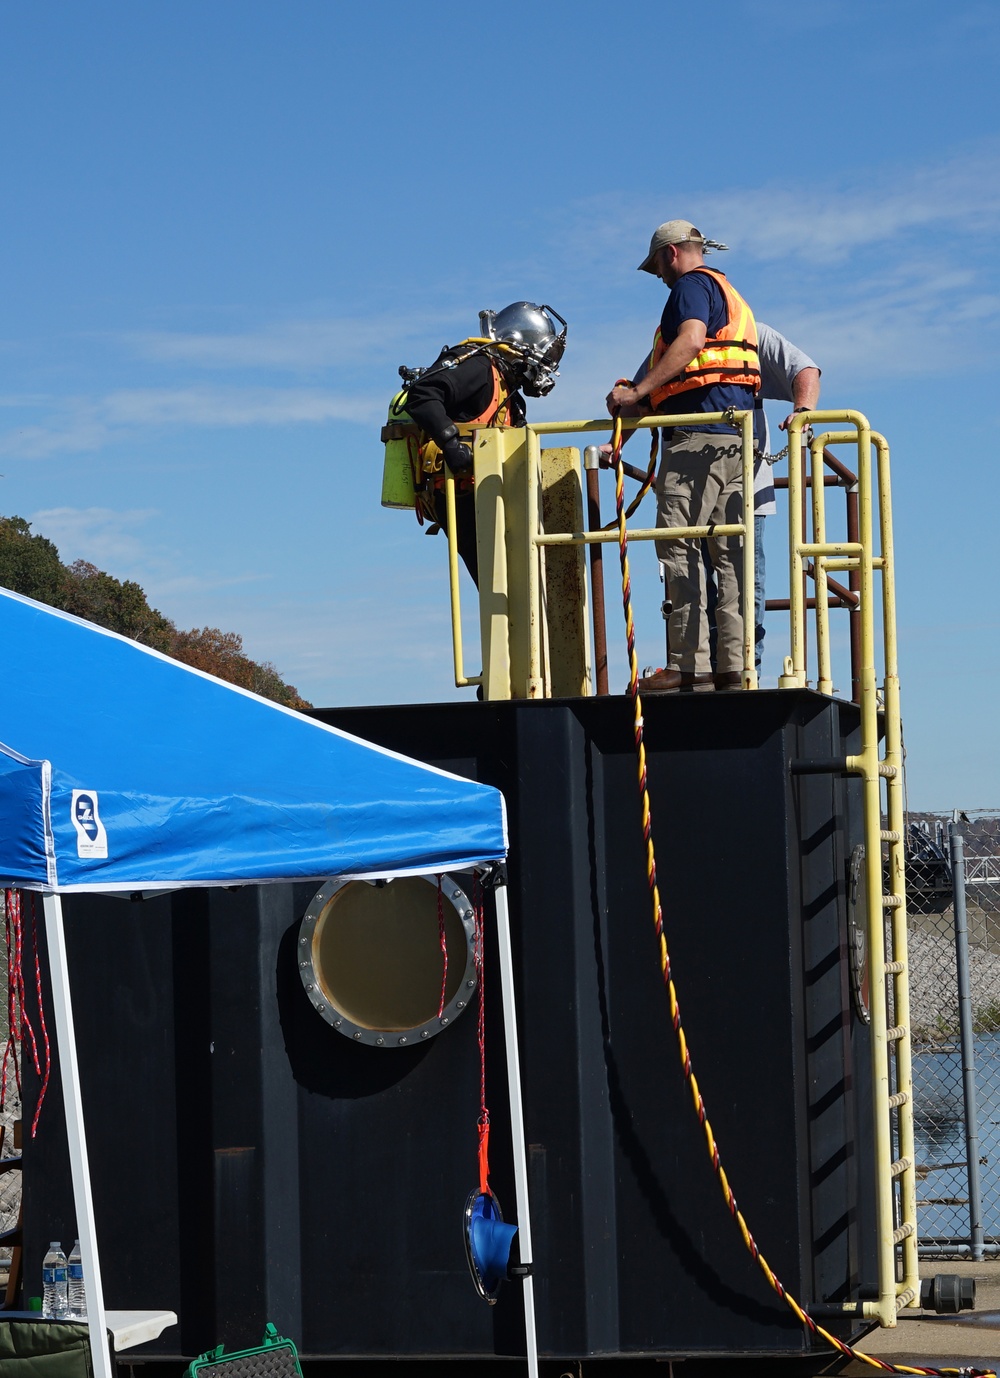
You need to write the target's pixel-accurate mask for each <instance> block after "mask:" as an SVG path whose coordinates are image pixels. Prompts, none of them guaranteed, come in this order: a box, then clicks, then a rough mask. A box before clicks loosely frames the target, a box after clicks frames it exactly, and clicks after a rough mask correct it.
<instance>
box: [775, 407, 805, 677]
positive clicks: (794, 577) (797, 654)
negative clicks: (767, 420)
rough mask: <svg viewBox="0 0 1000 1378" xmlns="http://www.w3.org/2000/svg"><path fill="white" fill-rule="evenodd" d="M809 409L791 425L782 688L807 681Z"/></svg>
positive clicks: (798, 415) (789, 429) (799, 415)
mask: <svg viewBox="0 0 1000 1378" xmlns="http://www.w3.org/2000/svg"><path fill="white" fill-rule="evenodd" d="M805 416H806V413H804V412H799V413H798V414H797V415H796V416H794V417H793V418H792V422H791V425H790V426H789V428H788V562H789V563H788V569H789V574H788V577H789V586H788V622H789V642H790V646H789V649H790V651H791V655H790V656H787V657H786V659H785V673H784V674H783V675H782V676H781V677H780V678H779V680H778V685H779V687H780V688H782V689H804V688H805V685H806V626H805V617H806V610H805V600H804V598H803V594H802V542H803V540H804V539H805V533H804V532H803V530H802V483H803V475H802V428H803V426H804V425H805V424H806V422H805Z"/></svg>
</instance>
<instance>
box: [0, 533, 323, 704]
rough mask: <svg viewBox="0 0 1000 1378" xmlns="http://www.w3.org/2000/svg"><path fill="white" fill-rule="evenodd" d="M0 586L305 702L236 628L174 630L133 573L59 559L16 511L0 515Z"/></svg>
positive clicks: (261, 690)
mask: <svg viewBox="0 0 1000 1378" xmlns="http://www.w3.org/2000/svg"><path fill="white" fill-rule="evenodd" d="M0 585H2V586H3V587H4V588H8V589H12V590H13V591H14V592H15V593H23V594H24V595H25V596H26V597H28V598H34V599H37V601H38V602H40V603H48V605H49V606H50V607H53V608H61V609H62V610H63V611H64V612H70V613H73V614H74V615H75V616H76V617H83V618H86V620H87V621H88V622H96V623H97V625H98V626H99V627H107V628H108V629H109V630H110V631H113V632H120V633H121V635H122V636H128V637H131V639H132V640H133V641H139V642H141V643H142V644H143V645H144V646H151V647H153V649H154V650H157V651H163V652H164V653H165V654H166V655H169V656H173V657H174V659H175V660H181V661H183V662H184V664H185V665H193V666H194V667H195V669H198V670H205V671H207V673H208V674H210V675H217V676H218V677H219V679H225V680H228V681H229V683H230V684H238V685H239V686H240V687H241V688H242V689H250V690H252V691H253V693H255V694H262V695H263V696H264V698H268V699H273V700H274V702H275V703H283V704H285V705H286V706H287V707H289V708H309V707H311V705H310V704H309V703H307V702H306V700H305V699H303V698H301V697H300V695H299V692H298V690H297V689H295V688H294V687H293V686H292V685H290V684H286V683H285V682H284V680H282V678H281V676H280V675H279V674H278V671H277V670H276V669H275V667H274V666H273V665H272V664H271V663H270V661H264V662H262V663H259V662H257V661H255V660H251V659H250V657H249V656H248V655H245V654H244V652H243V638H242V637H241V636H240V634H239V633H238V632H223V631H220V630H219V628H218V627H201V628H193V629H192V630H191V631H187V632H184V631H179V630H178V629H177V627H175V626H174V624H173V622H171V621H170V619H169V618H168V617H164V615H163V614H162V613H161V612H158V611H157V610H156V608H151V607H150V606H149V603H148V602H147V600H146V595H145V593H144V592H143V590H142V588H141V587H140V585H139V584H137V583H135V582H134V581H133V580H131V579H126V580H125V581H124V582H123V581H121V580H119V579H115V578H114V576H113V575H111V574H106V573H105V572H104V570H102V569H98V568H97V566H96V565H91V564H88V563H87V562H86V561H85V560H77V561H75V562H74V563H73V564H71V565H64V564H63V562H62V561H61V560H60V558H59V551H58V550H57V549H56V547H55V546H54V545H53V543H52V542H51V541H49V540H47V539H46V538H45V537H44V536H36V535H33V534H32V531H31V524H30V522H26V521H25V520H24V518H23V517H0Z"/></svg>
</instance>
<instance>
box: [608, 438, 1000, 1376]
mask: <svg viewBox="0 0 1000 1378" xmlns="http://www.w3.org/2000/svg"><path fill="white" fill-rule="evenodd" d="M611 467H612V468H613V469H614V472H615V510H616V512H617V514H618V553H619V558H620V560H621V570H622V606H623V609H624V612H625V639H626V642H627V644H628V659H629V683H628V692H629V695H630V696H631V699H632V703H633V707H634V710H635V711H634V735H635V752H636V760H637V763H638V767H639V794H640V797H641V800H642V835H643V837H644V838H645V841H646V872H647V877H648V881H649V895H650V899H651V901H652V906H653V927H654V929H655V931H656V942H657V947H658V949H659V957H660V970H661V972H662V974H663V985H664V988H665V990H666V993H667V1000H668V1002H669V1005H670V1022H671V1024H672V1025H673V1030H674V1034H675V1036H676V1038H677V1049H678V1052H679V1053H680V1058H681V1068H682V1071H683V1075H684V1082H685V1085H686V1086H687V1088H688V1090H689V1091H690V1093H691V1101H692V1104H693V1106H694V1112H695V1114H696V1115H697V1117H698V1123H699V1124H700V1125H701V1127H702V1129H703V1131H704V1134H705V1143H706V1146H707V1148H708V1155H709V1158H710V1159H711V1161H712V1170H713V1172H714V1173H715V1176H716V1179H717V1180H718V1183H719V1186H720V1187H721V1188H722V1195H723V1199H724V1200H725V1203H726V1206H727V1207H728V1209H729V1214H730V1215H731V1216H732V1217H733V1219H734V1220H735V1221H736V1224H737V1226H738V1228H739V1231H740V1234H741V1235H742V1237H743V1243H744V1244H745V1245H746V1248H747V1252H748V1253H749V1254H750V1257H751V1258H752V1259H753V1260H754V1262H755V1263H756V1264H757V1266H758V1267H759V1268H760V1270H761V1272H762V1273H763V1274H764V1276H765V1277H766V1278H767V1281H768V1283H769V1285H770V1286H771V1287H772V1288H773V1290H774V1291H775V1292H776V1293H777V1294H778V1296H779V1297H780V1298H781V1299H782V1301H784V1302H785V1303H786V1305H787V1306H788V1307H789V1308H790V1309H791V1310H792V1312H794V1314H795V1315H796V1316H797V1317H798V1319H799V1320H800V1321H801V1322H802V1324H803V1325H804V1326H806V1327H807V1329H809V1330H810V1331H812V1333H813V1334H814V1335H818V1336H819V1337H820V1338H821V1339H823V1340H825V1341H826V1343H827V1344H829V1345H830V1346H832V1348H834V1349H836V1350H838V1351H839V1352H840V1353H841V1354H843V1355H844V1356H845V1357H847V1358H848V1359H856V1360H858V1361H860V1362H861V1363H864V1364H868V1365H869V1366H870V1367H871V1368H877V1369H881V1370H882V1371H883V1372H885V1373H918V1374H927V1375H929V1378H941V1376H942V1375H948V1376H949V1378H951V1376H952V1375H956V1376H957V1375H964V1378H997V1374H996V1370H995V1369H977V1368H910V1367H908V1366H907V1365H905V1364H898V1365H897V1364H888V1363H886V1362H885V1360H883V1359H879V1358H876V1357H875V1355H873V1354H863V1353H862V1352H861V1351H860V1350H858V1349H854V1348H853V1347H852V1346H851V1345H849V1344H845V1343H844V1341H843V1340H838V1339H837V1337H836V1335H831V1334H830V1332H829V1331H828V1330H825V1329H824V1328H823V1326H821V1325H820V1324H819V1323H818V1322H817V1321H815V1320H814V1319H813V1318H812V1316H810V1315H809V1313H808V1312H807V1311H806V1310H805V1308H804V1307H803V1306H801V1305H800V1304H799V1302H797V1301H796V1299H795V1298H794V1297H793V1296H792V1294H791V1293H790V1292H789V1291H788V1290H787V1289H786V1288H785V1287H784V1286H783V1284H782V1282H781V1279H780V1278H779V1277H778V1276H777V1274H776V1273H775V1271H774V1269H773V1268H772V1267H771V1265H770V1264H769V1263H768V1261H767V1259H766V1258H765V1257H764V1255H763V1253H761V1251H760V1248H759V1247H758V1244H757V1241H756V1240H755V1239H754V1237H753V1235H752V1234H751V1232H750V1227H749V1225H748V1224H747V1222H746V1220H745V1219H744V1217H743V1212H742V1211H741V1210H740V1208H739V1206H738V1205H737V1204H736V1197H735V1196H734V1195H733V1189H732V1187H731V1186H730V1185H729V1178H728V1177H727V1176H726V1170H725V1168H724V1167H723V1166H722V1159H721V1157H720V1155H719V1145H718V1143H717V1142H716V1138H715V1134H714V1133H713V1131H712V1125H711V1122H710V1121H709V1118H708V1110H707V1109H706V1106H705V1101H704V1098H703V1097H702V1094H701V1088H700V1087H699V1085H698V1078H697V1077H696V1076H695V1074H694V1067H693V1065H692V1062H691V1049H690V1048H689V1047H688V1041H687V1038H686V1036H685V1033H684V1025H683V1023H682V1021H681V1007H680V1003H679V1001H678V999H677V987H676V985H675V984H674V977H673V972H672V970H671V967H670V950H669V948H668V947H667V938H666V933H665V932H664V928H663V908H662V905H661V903H660V890H659V886H658V884H657V880H656V849H655V847H654V846H653V820H652V814H651V812H650V806H649V782H648V779H647V775H646V747H645V743H644V741H643V723H642V699H641V697H640V695H639V664H638V661H637V660H636V654H635V624H634V622H633V620H632V580H631V576H630V574H629V563H628V528H627V526H626V512H625V474H624V470H623V468H622V423H621V418H620V417H619V416H615V418H614V430H613V434H612V444H611Z"/></svg>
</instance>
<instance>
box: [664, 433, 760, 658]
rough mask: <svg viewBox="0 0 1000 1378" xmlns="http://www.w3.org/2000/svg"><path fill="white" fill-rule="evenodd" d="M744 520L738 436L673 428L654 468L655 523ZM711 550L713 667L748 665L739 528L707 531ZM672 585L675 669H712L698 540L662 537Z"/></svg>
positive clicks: (670, 630) (666, 570) (706, 523)
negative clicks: (735, 532) (730, 532)
mask: <svg viewBox="0 0 1000 1378" xmlns="http://www.w3.org/2000/svg"><path fill="white" fill-rule="evenodd" d="M742 520H743V459H742V448H741V445H740V440H739V437H738V436H728V435H722V434H714V433H707V434H706V432H704V431H687V430H682V429H680V428H675V429H674V431H673V433H672V435H671V438H670V440H669V441H667V440H664V442H663V445H662V447H661V451H660V469H659V473H658V474H657V476H656V525H657V526H667V527H677V526H710V525H712V524H718V525H724V524H728V523H730V522H739V521H742ZM708 545H709V553H710V554H711V557H712V564H713V565H714V566H715V572H716V577H717V580H718V585H719V601H718V603H717V605H716V609H715V621H716V627H717V628H718V645H717V651H716V657H717V663H716V667H715V668H716V670H717V671H719V673H720V674H725V673H726V672H727V671H732V670H741V669H742V668H743V619H742V617H741V616H740V591H741V589H742V586H743V556H742V550H741V545H742V543H741V540H740V538H739V537H738V536H722V537H718V536H710V537H709V541H708ZM656 553H657V555H658V556H659V558H660V560H661V561H662V563H663V572H664V575H665V577H666V581H667V593H668V596H669V598H670V602H671V604H672V607H673V611H672V612H671V614H670V619H669V621H668V623H667V644H668V647H669V650H670V656H669V664H670V666H671V668H672V669H675V670H688V671H693V672H694V673H696V674H708V673H709V671H710V670H711V668H712V666H711V661H710V658H709V649H708V614H707V609H706V591H705V568H704V565H703V564H702V558H701V542H700V541H696V540H690V541H686V540H681V541H657V542H656Z"/></svg>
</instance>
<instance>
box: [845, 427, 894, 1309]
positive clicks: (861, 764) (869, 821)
mask: <svg viewBox="0 0 1000 1378" xmlns="http://www.w3.org/2000/svg"><path fill="white" fill-rule="evenodd" d="M857 445H858V527H859V531H858V534H859V539H860V544H861V557H860V575H861V589H860V599H861V752H860V754H859V756H858V757H856V758H854V760H853V761H852V762H851V764H853V765H854V766H855V768H856V769H858V768H859V769H860V773H861V780H862V789H863V791H864V836H865V863H866V864H865V892H866V893H865V898H866V901H867V904H866V908H867V915H868V971H869V983H868V984H869V1001H870V1006H871V1051H872V1101H873V1104H872V1112H873V1113H872V1121H873V1125H872V1132H873V1137H874V1140H875V1213H876V1237H877V1240H878V1273H879V1277H878V1308H879V1324H880V1325H882V1326H887V1327H892V1326H894V1325H895V1324H896V1246H895V1243H894V1241H893V1230H894V1229H895V1221H894V1219H893V1198H894V1194H895V1193H894V1188H893V1176H892V1165H893V1164H892V1132H891V1129H892V1126H891V1121H890V1107H889V1095H890V1087H889V1040H888V1037H887V1033H888V1019H887V1017H886V1016H887V999H886V995H887V992H886V985H885V978H886V971H885V907H884V902H883V891H882V774H881V771H880V769H879V766H880V761H879V755H878V741H879V727H878V699H877V697H876V689H877V684H876V679H875V619H874V615H873V614H874V594H875V588H874V583H875V571H874V567H873V563H872V560H873V552H872V537H873V528H874V522H873V513H872V498H873V494H872V460H871V450H872V444H871V431H870V429H869V426H868V422H867V420H866V419H865V418H864V417H859V418H858V420H857Z"/></svg>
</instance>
